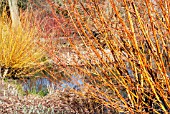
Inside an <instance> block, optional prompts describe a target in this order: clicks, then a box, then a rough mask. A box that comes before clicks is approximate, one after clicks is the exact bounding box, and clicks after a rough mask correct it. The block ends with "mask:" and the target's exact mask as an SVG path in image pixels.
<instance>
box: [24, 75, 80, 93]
mask: <svg viewBox="0 0 170 114" xmlns="http://www.w3.org/2000/svg"><path fill="white" fill-rule="evenodd" d="M56 83H57V84H54V82H51V81H50V80H49V79H47V78H38V79H28V80H27V81H26V82H25V83H23V84H22V85H23V90H24V91H27V92H31V93H32V92H34V93H38V92H46V93H52V92H54V91H55V90H57V89H58V90H64V89H65V88H67V87H69V88H72V89H75V90H80V88H81V87H82V86H83V81H82V80H81V79H77V78H76V77H75V76H72V77H71V80H70V81H66V80H61V81H60V82H56Z"/></svg>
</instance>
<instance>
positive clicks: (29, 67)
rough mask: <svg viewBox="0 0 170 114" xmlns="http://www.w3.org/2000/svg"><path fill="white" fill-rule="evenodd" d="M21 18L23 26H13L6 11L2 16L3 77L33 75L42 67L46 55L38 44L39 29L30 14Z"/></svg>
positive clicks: (0, 64)
mask: <svg viewBox="0 0 170 114" xmlns="http://www.w3.org/2000/svg"><path fill="white" fill-rule="evenodd" d="M23 16H25V17H22V18H21V24H22V27H18V28H15V29H13V28H11V24H10V21H9V20H10V19H9V18H8V17H7V16H6V15H5V13H4V14H3V15H2V17H0V53H1V54H0V75H1V77H3V78H5V77H24V76H31V74H33V73H35V72H36V71H37V70H39V69H40V68H41V67H42V65H43V64H42V63H43V61H41V58H42V57H43V56H44V53H43V52H42V49H41V48H40V47H39V46H38V45H37V42H39V40H38V34H37V29H36V27H35V26H33V22H32V24H31V23H30V21H29V16H28V15H26V14H25V15H23Z"/></svg>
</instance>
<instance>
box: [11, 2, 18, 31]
mask: <svg viewBox="0 0 170 114" xmlns="http://www.w3.org/2000/svg"><path fill="white" fill-rule="evenodd" d="M8 4H9V9H10V14H11V20H12V27H13V28H17V27H19V26H20V18H19V12H18V6H17V0H8Z"/></svg>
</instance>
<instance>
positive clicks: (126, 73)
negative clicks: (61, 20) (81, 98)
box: [48, 0, 170, 113]
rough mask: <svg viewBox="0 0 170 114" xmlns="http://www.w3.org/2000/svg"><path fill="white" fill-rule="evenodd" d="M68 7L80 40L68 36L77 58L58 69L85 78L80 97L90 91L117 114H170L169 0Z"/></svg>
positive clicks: (110, 1) (129, 0) (69, 4)
mask: <svg viewBox="0 0 170 114" xmlns="http://www.w3.org/2000/svg"><path fill="white" fill-rule="evenodd" d="M48 2H49V3H50V0H48ZM63 4H64V7H65V8H66V9H67V11H68V15H69V18H70V20H71V21H72V24H73V26H74V28H75V30H76V31H77V32H76V34H78V35H79V36H78V37H77V39H74V37H75V34H72V36H70V35H67V43H68V44H69V46H70V48H71V52H70V53H69V54H70V57H71V56H74V57H73V58H70V59H69V62H70V63H68V61H65V60H63V61H60V63H65V64H64V66H62V65H61V66H60V64H59V63H58V62H57V61H56V64H57V65H59V66H60V67H62V68H63V69H65V70H64V71H65V73H66V74H67V75H68V74H70V75H71V74H74V73H75V72H76V73H77V74H78V75H79V76H80V75H81V76H82V77H83V78H84V82H83V83H84V87H85V89H84V90H83V93H82V92H80V93H79V94H80V95H84V93H86V92H88V93H89V94H91V96H93V97H94V98H95V101H96V102H100V103H102V104H104V105H105V106H107V107H111V108H113V109H114V110H115V111H117V112H125V113H144V112H145V113H146V112H147V113H152V112H154V113H168V111H169V109H170V105H169V104H170V86H169V84H170V79H169V78H170V77H169V76H170V69H169V67H170V64H169V62H170V61H169V55H170V51H169V43H170V39H169V34H170V22H169V11H170V10H169V1H168V0H164V1H163V0H144V1H141V0H136V1H133V0H127V1H126V0H114V1H113V0H104V1H100V0H92V1H86V2H79V1H74V2H73V1H71V0H68V1H67V2H64V3H63ZM50 5H52V6H55V5H54V4H52V3H51V4H50ZM52 6H51V8H53V7H52ZM72 37H73V38H72ZM51 55H55V54H54V53H51ZM53 57H54V56H53ZM60 57H61V58H60ZM57 60H62V56H59V57H58V58H57ZM71 63H74V64H71ZM69 66H70V67H71V69H74V70H71V69H70V67H69ZM69 69H70V70H69ZM76 73H75V74H76Z"/></svg>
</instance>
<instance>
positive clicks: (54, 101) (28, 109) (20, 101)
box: [0, 80, 73, 114]
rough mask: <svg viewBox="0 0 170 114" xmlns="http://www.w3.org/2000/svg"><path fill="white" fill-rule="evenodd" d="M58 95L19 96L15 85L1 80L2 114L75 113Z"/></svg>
mask: <svg viewBox="0 0 170 114" xmlns="http://www.w3.org/2000/svg"><path fill="white" fill-rule="evenodd" d="M58 95H59V94H57V93H55V94H54V95H47V96H45V97H40V96H38V95H26V96H23V95H19V94H18V91H17V89H16V87H15V85H14V84H9V83H6V82H3V81H2V80H0V114H28V113H29V114H38V113H39V114H48V113H49V114H57V113H64V112H65V113H67V112H68V113H69V114H70V113H73V112H72V111H71V110H70V109H69V108H68V104H63V102H62V101H61V100H60V97H59V96H58Z"/></svg>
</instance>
